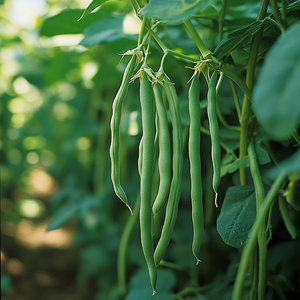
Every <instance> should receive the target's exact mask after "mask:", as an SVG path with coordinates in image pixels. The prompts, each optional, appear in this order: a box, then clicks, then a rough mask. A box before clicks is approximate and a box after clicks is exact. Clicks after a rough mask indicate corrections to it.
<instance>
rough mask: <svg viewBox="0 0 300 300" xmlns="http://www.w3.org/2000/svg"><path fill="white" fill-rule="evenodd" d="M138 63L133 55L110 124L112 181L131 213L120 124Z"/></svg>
mask: <svg viewBox="0 0 300 300" xmlns="http://www.w3.org/2000/svg"><path fill="white" fill-rule="evenodd" d="M135 63H136V56H135V55H133V56H132V57H131V59H130V61H129V63H128V65H127V67H126V69H125V71H124V74H123V78H122V83H121V86H120V88H119V90H118V92H117V94H116V96H115V99H114V101H113V109H112V117H111V122H110V127H111V144H110V152H109V153H110V158H111V180H112V183H113V187H114V190H115V193H116V195H117V196H118V197H119V198H120V199H121V200H122V201H123V202H124V203H125V204H126V206H127V207H128V209H129V210H130V213H131V214H132V210H131V208H130V206H129V204H128V200H127V196H126V194H125V191H124V189H123V188H122V186H121V174H120V123H121V115H122V105H123V101H124V99H125V97H126V94H127V90H128V87H129V83H130V79H131V76H132V74H133V71H134V68H135Z"/></svg>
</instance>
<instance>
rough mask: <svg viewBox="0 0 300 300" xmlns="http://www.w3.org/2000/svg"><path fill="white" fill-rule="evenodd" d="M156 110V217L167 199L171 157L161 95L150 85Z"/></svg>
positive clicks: (158, 88) (167, 127)
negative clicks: (157, 174)
mask: <svg viewBox="0 0 300 300" xmlns="http://www.w3.org/2000/svg"><path fill="white" fill-rule="evenodd" d="M152 87H153V92H154V98H155V103H156V110H157V116H158V140H159V158H158V168H159V177H160V182H159V188H158V193H157V195H156V198H155V200H154V203H153V207H152V210H153V214H154V215H156V214H157V213H158V212H159V210H160V209H161V207H162V205H163V204H164V202H165V201H166V200H167V198H168V194H169V188H170V182H171V155H170V152H171V151H170V135H169V126H168V118H167V112H166V109H165V106H164V103H163V99H162V94H161V90H160V87H159V86H158V84H156V83H154V84H153V85H152Z"/></svg>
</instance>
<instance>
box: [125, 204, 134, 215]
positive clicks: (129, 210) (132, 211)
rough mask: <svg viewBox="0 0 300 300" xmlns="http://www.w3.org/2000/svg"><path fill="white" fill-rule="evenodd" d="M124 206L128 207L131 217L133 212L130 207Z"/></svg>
mask: <svg viewBox="0 0 300 300" xmlns="http://www.w3.org/2000/svg"><path fill="white" fill-rule="evenodd" d="M126 206H127V207H128V209H129V211H130V213H131V215H132V216H133V211H132V209H131V207H130V206H129V205H128V204H126Z"/></svg>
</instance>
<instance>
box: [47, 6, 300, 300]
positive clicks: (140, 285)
mask: <svg viewBox="0 0 300 300" xmlns="http://www.w3.org/2000/svg"><path fill="white" fill-rule="evenodd" d="M124 2H127V1H124ZM129 2H130V3H129ZM96 8H98V11H96V12H94V10H95V9H96ZM130 11H131V12H130ZM129 13H130V14H131V16H132V15H133V14H134V15H135V17H136V19H137V20H139V25H136V26H139V27H138V28H136V29H138V30H139V34H138V35H137V34H128V33H124V31H123V27H122V26H123V21H124V16H125V15H128V14H129ZM97 16H98V17H97ZM96 17H97V18H98V19H97V18H96ZM299 17H300V1H299V0H298V1H284V0H282V1H275V0H270V1H269V0H261V1H257V0H252V1H233V0H231V1H229V0H228V1H227V0H186V1H181V0H173V1H168V0H151V1H147V0H131V1H128V3H126V5H125V4H124V6H123V7H122V8H120V6H118V5H116V1H104V0H102V1H100V0H93V1H92V2H91V3H90V4H89V6H88V7H87V8H86V9H85V10H84V12H83V13H82V14H81V16H80V15H79V16H78V18H79V20H78V24H83V23H81V22H88V21H89V20H91V21H90V24H88V26H86V28H85V31H84V34H85V36H84V39H83V40H82V41H81V45H83V46H85V47H93V46H95V45H97V44H106V43H117V42H118V40H120V39H125V40H126V39H127V41H128V43H127V45H128V47H127V49H124V47H123V45H122V46H120V50H119V53H121V52H122V51H123V53H121V55H120V62H119V63H120V65H119V66H121V69H122V71H123V77H122V80H121V81H120V86H119V89H118V90H115V91H114V93H115V97H114V99H111V107H112V113H111V118H110V128H109V136H110V138H109V145H108V144H107V147H106V148H105V149H106V150H107V149H108V147H109V154H110V168H109V169H110V170H109V172H108V174H110V179H111V182H112V185H113V189H114V192H115V194H116V195H117V197H118V198H119V199H120V200H121V201H122V202H123V203H124V204H125V206H124V211H126V213H127V216H126V218H127V221H126V220H125V218H124V219H123V218H121V219H120V220H119V219H118V216H116V217H115V220H116V222H117V221H118V222H121V221H122V222H123V223H122V226H123V227H124V228H123V233H122V236H121V240H120V243H119V246H118V247H119V248H118V249H119V250H118V254H117V255H116V260H117V266H116V267H117V278H118V287H119V289H118V291H119V292H118V293H119V294H118V295H119V296H120V297H123V299H126V300H134V299H155V298H156V299H178V300H182V299H220V298H222V299H232V300H239V299H259V300H263V299H282V300H283V299H289V298H288V296H287V295H291V291H296V290H297V286H296V285H297V283H296V281H295V279H293V277H292V275H291V274H290V275H291V276H290V277H289V276H288V275H287V276H284V277H280V276H279V275H278V274H279V273H278V272H276V270H275V269H274V268H273V266H274V257H273V258H272V255H271V254H272V253H273V252H272V251H273V250H272V246H273V245H274V244H275V245H276V242H274V241H273V236H275V238H276V237H277V233H276V230H277V231H278V232H281V231H282V230H283V231H284V234H287V233H288V234H289V235H290V236H289V237H286V241H288V242H289V243H292V244H291V245H292V246H291V247H292V248H293V249H298V250H299V243H297V234H299V232H298V230H299V209H300V202H299V201H300V192H299V190H300V189H299V181H300V150H299V146H300V136H299V134H298V131H299V120H300V81H299V78H300V34H299V33H300V22H299ZM92 18H93V19H92ZM49 20H50V19H49ZM76 26H79V25H76ZM136 31H137V30H136ZM116 45H118V44H116ZM116 55H117V54H116ZM133 113H136V118H135V120H132V118H131V117H132V116H133V115H134V114H133ZM130 126H136V127H137V133H136V134H133V135H131V134H129V131H130V130H129V129H130ZM104 173H105V172H104ZM104 173H103V174H104ZM137 178H139V179H137ZM114 201H116V200H114ZM274 220H275V221H274ZM274 222H275V224H274ZM183 224H188V225H183ZM278 224H279V225H278ZM180 226H183V228H184V230H180V229H181V228H180ZM283 226H285V228H283V229H282V227H283ZM54 227H55V226H54ZM137 228H138V229H139V234H140V243H139V245H138V246H139V248H140V249H142V251H143V255H144V262H143V263H140V264H141V265H140V266H139V267H138V272H137V273H136V274H135V273H134V268H133V267H132V264H133V265H134V258H133V257H132V255H133V254H132V253H133V252H131V251H136V250H135V249H136V248H132V247H131V245H130V239H131V237H132V236H134V234H135V230H136V229H137ZM51 229H54V228H51ZM285 236H287V235H285ZM219 237H221V238H219ZM289 239H292V240H295V239H296V240H295V241H294V242H291V241H289ZM130 247H131V248H130ZM187 249H188V250H187ZM282 249H283V253H281V254H280V255H281V256H285V255H288V254H287V253H284V251H285V250H284V249H285V248H284V247H283V248H282ZM210 251H212V252H213V253H214V257H216V258H215V259H212V258H211V257H212V256H211V254H210ZM295 251H296V250H295ZM269 252H270V253H271V254H270V255H269ZM293 257H294V256H293ZM279 261H280V259H279ZM282 261H283V262H282V264H284V261H285V260H284V259H282ZM229 262H230V263H229ZM297 262H298V263H299V258H298V261H297ZM279 265H280V264H279ZM145 266H147V268H145ZM145 269H147V271H145ZM222 272H223V274H226V275H224V276H223V277H222V275H220V274H221V273H222ZM224 272H225V273H224ZM298 272H299V268H298ZM298 276H299V273H298ZM176 278H177V279H176ZM176 280H177V284H175V282H176ZM298 280H299V277H298ZM298 288H299V282H298ZM151 290H152V291H151ZM151 294H152V296H151Z"/></svg>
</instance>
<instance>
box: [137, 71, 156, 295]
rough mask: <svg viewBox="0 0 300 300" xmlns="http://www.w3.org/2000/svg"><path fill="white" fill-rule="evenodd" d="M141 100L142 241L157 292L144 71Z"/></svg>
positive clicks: (150, 104) (150, 117) (150, 126)
mask: <svg viewBox="0 0 300 300" xmlns="http://www.w3.org/2000/svg"><path fill="white" fill-rule="evenodd" d="M140 101H141V108H142V129H143V137H142V139H143V141H142V148H141V150H142V152H141V153H142V160H141V162H142V163H141V175H140V176H141V204H140V230H141V243H142V248H143V252H144V256H145V259H146V262H147V266H148V271H149V275H150V281H151V285H152V288H153V294H155V293H156V291H155V286H156V280H157V269H156V265H155V262H154V255H153V238H152V223H153V214H152V205H151V190H152V177H153V153H154V132H155V129H154V127H155V118H154V113H153V112H154V101H153V91H152V88H151V84H150V82H149V81H148V78H147V75H146V73H145V72H144V74H143V75H142V78H141V85H140Z"/></svg>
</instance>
